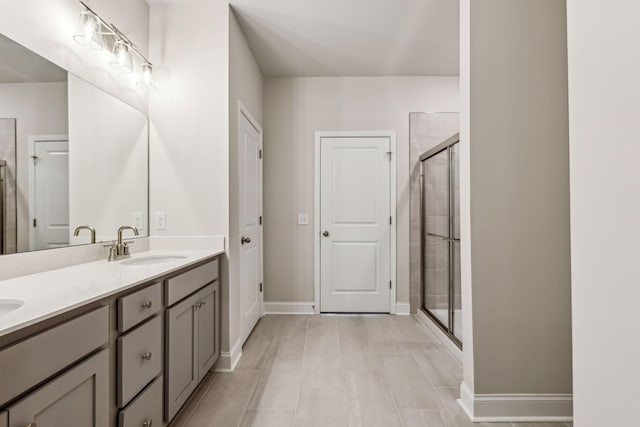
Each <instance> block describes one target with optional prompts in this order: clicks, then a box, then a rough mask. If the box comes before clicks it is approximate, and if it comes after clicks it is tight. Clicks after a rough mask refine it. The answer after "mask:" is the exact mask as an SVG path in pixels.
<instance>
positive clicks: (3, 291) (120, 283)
mask: <svg viewBox="0 0 640 427" xmlns="http://www.w3.org/2000/svg"><path fill="white" fill-rule="evenodd" d="M222 253H224V250H213V249H211V250H174V251H169V250H162V251H158V250H153V251H148V252H140V253H136V254H134V255H133V256H132V257H131V258H129V259H134V258H139V257H144V256H149V255H182V256H186V258H182V259H178V260H171V261H168V262H164V263H161V264H149V265H123V264H122V261H107V260H101V261H94V262H88V263H85V264H79V265H74V266H71V267H65V268H60V269H56V270H50V271H46V272H42V273H37V274H30V275H28V276H22V277H16V278H13V279H9V280H3V281H0V301H2V300H21V301H24V304H23V305H22V306H21V307H20V308H18V309H16V310H14V311H12V312H10V313H6V314H0V336H3V335H7V334H9V333H11V332H14V331H17V330H19V329H21V328H24V327H27V326H29V325H33V324H35V323H37V322H40V321H43V320H46V319H49V318H51V317H53V316H56V315H58V314H61V313H64V312H67V311H70V310H73V309H74V308H78V307H81V306H83V305H86V304H89V303H91V302H94V301H98V300H100V299H103V298H106V297H109V296H111V295H114V294H117V293H119V292H122V291H124V290H126V289H129V288H132V287H134V286H136V285H139V284H142V283H144V282H148V281H150V280H153V279H155V278H158V277H161V276H164V275H167V274H170V273H172V272H174V271H177V270H179V269H181V268H184V267H187V266H189V265H192V264H195V263H197V262H199V261H202V260H203V259H206V258H208V257H212V256H216V255H220V254H222Z"/></svg>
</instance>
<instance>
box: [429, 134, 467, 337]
mask: <svg viewBox="0 0 640 427" xmlns="http://www.w3.org/2000/svg"><path fill="white" fill-rule="evenodd" d="M459 141H460V138H459V136H458V134H456V135H454V136H452V137H451V138H449V139H447V140H445V141H444V142H442V143H440V144H438V145H437V146H436V147H434V148H432V149H431V150H429V151H427V152H426V153H424V154H423V155H422V156H420V164H421V173H420V178H421V221H420V222H421V239H422V241H421V273H422V274H421V287H422V308H423V310H424V311H425V312H426V313H427V315H428V316H429V317H431V318H432V319H433V320H434V321H435V322H436V323H437V324H438V325H439V326H440V327H441V328H442V329H443V330H444V331H445V332H446V333H447V334H448V335H449V336H450V337H451V339H452V340H453V341H454V342H455V343H456V344H457V345H458V346H460V347H461V346H462V305H461V304H462V301H461V285H460V194H459V188H460V185H459V183H460V180H459V176H460V168H459V165H460V154H459Z"/></svg>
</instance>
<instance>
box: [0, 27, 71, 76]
mask: <svg viewBox="0 0 640 427" xmlns="http://www.w3.org/2000/svg"><path fill="white" fill-rule="evenodd" d="M0 58H2V61H0V83H28V82H31V83H33V82H41V83H44V82H46V83H50V82H66V81H67V72H66V71H65V70H63V69H62V68H60V67H58V66H57V65H55V64H54V63H52V62H50V61H47V60H46V59H44V58H43V57H41V56H40V55H38V54H36V53H33V52H32V51H30V50H29V49H27V48H25V47H24V46H22V45H20V44H18V43H16V42H14V41H13V40H11V39H10V38H7V37H5V36H3V35H2V34H0Z"/></svg>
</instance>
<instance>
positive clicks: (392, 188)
mask: <svg viewBox="0 0 640 427" xmlns="http://www.w3.org/2000/svg"><path fill="white" fill-rule="evenodd" d="M323 138H388V139H389V145H390V148H389V149H390V150H391V163H390V165H389V166H390V168H389V179H390V182H389V212H390V214H391V230H390V234H389V243H390V244H389V256H390V260H389V277H390V279H391V292H389V313H390V314H396V297H397V287H398V283H397V280H396V255H397V253H396V231H397V227H398V221H397V219H396V208H397V200H396V157H397V156H396V131H395V130H381V131H318V132H315V159H314V163H315V166H314V197H313V200H314V202H313V204H314V221H313V222H314V236H315V237H314V266H313V270H314V274H313V286H314V304H313V307H314V310H315V312H316V314H320V144H322V139H323Z"/></svg>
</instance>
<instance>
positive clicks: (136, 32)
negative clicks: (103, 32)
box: [0, 0, 149, 111]
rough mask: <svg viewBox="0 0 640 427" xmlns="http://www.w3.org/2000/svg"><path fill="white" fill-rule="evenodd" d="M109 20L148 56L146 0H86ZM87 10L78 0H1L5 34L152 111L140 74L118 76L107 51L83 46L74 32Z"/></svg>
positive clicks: (1, 28) (0, 20)
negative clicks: (140, 83) (139, 82)
mask: <svg viewBox="0 0 640 427" xmlns="http://www.w3.org/2000/svg"><path fill="white" fill-rule="evenodd" d="M86 3H87V4H88V5H89V6H90V7H91V8H93V9H94V10H95V11H96V13H98V14H99V15H100V16H102V17H103V18H104V19H105V20H106V21H107V22H110V23H113V24H114V25H115V26H116V27H118V29H120V31H122V32H123V33H124V34H126V35H127V37H129V38H130V39H131V40H132V41H133V42H134V43H135V44H136V46H138V48H139V49H140V51H141V52H142V53H143V54H146V53H147V50H148V45H149V6H148V4H147V3H146V2H145V0H87V1H86ZM81 10H83V7H82V6H81V5H80V3H78V2H77V1H74V0H47V1H35V0H25V1H14V0H0V33H2V34H4V35H5V36H7V37H9V38H11V39H13V40H14V41H16V42H18V43H20V44H22V45H23V46H25V47H26V48H28V49H31V50H32V51H34V52H35V53H37V54H39V55H41V56H43V57H44V58H46V59H48V60H49V61H51V62H53V63H54V64H56V65H58V66H60V67H62V68H64V69H66V70H68V71H70V72H72V73H74V74H76V75H78V76H79V77H81V78H83V79H85V80H87V81H89V82H91V83H93V84H94V85H96V86H98V87H99V88H102V89H104V90H106V91H107V92H109V93H111V94H112V95H114V96H116V97H117V98H120V99H122V100H123V101H125V102H128V103H129V104H131V105H133V106H135V107H136V108H138V109H140V110H142V111H147V92H146V90H145V89H142V88H140V87H138V86H137V85H136V84H135V82H136V78H137V76H136V75H135V73H132V74H123V73H118V72H114V71H112V70H111V67H110V66H109V64H108V62H109V61H108V59H109V55H110V53H109V52H107V50H102V51H92V50H90V49H86V48H83V47H81V46H79V45H78V44H77V43H76V42H75V41H74V40H73V34H74V31H75V27H76V22H77V20H78V16H79V15H80V11H81Z"/></svg>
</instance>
